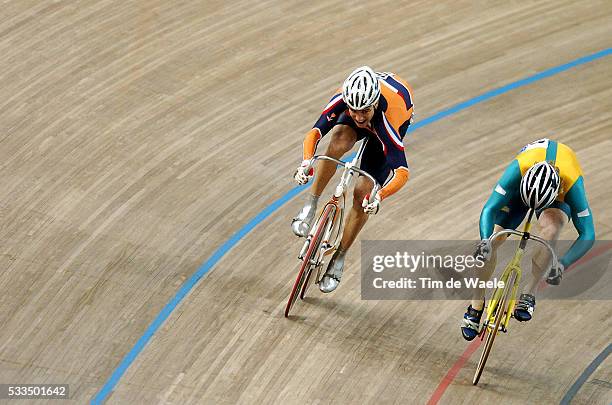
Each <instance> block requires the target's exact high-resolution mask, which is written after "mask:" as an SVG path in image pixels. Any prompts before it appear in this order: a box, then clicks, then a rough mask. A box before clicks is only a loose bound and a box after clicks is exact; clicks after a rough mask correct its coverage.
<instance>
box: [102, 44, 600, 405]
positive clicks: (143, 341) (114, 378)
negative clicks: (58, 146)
mask: <svg viewBox="0 0 612 405" xmlns="http://www.w3.org/2000/svg"><path fill="white" fill-rule="evenodd" d="M609 55H612V48H608V49H604V50H602V51H600V52H597V53H594V54H592V55H588V56H584V57H582V58H578V59H576V60H574V61H572V62H569V63H566V64H564V65H561V66H557V67H553V68H551V69H547V70H545V71H543V72H540V73H537V74H535V75H532V76H529V77H526V78H525V79H522V80H518V81H516V82H512V83H510V84H507V85H505V86H502V87H499V88H497V89H494V90H491V91H488V92H486V93H484V94H482V95H480V96H477V97H474V98H472V99H470V100H467V101H464V102H462V103H459V104H456V105H454V106H453V107H450V108H448V109H446V110H443V111H440V112H438V113H436V114H434V115H432V116H431V117H428V118H425V119H424V120H422V121H418V122H416V123H414V124H413V125H411V126H410V128H411V130H410V131H411V132H412V131H414V130H416V129H418V128H421V127H424V126H426V125H429V124H432V123H434V122H436V121H440V120H441V119H443V118H445V117H448V116H449V115H453V114H456V113H458V112H460V111H462V110H465V109H467V108H469V107H472V106H473V105H475V104H478V103H482V102H484V101H487V100H489V99H492V98H494V97H497V96H499V95H502V94H504V93H507V92H509V91H511V90H514V89H517V88H519V87H523V86H526V85H528V84H531V83H533V82H536V81H538V80H542V79H545V78H547V77H550V76H553V75H556V74H558V73H561V72H564V71H566V70H568V69H571V68H574V67H576V66H580V65H584V64H585V63H589V62H592V61H595V60H597V59H601V58H603V57H606V56H609ZM307 187H308V186H299V187H294V188H293V189H291V190H289V191H288V192H287V193H286V194H285V195H283V196H282V197H281V198H279V199H278V200H276V201H275V202H273V203H272V204H271V205H269V206H268V207H266V208H265V209H264V210H263V211H261V212H260V213H259V214H257V215H256V216H255V217H254V218H253V219H251V220H250V221H249V223H247V224H246V225H244V226H243V227H242V228H240V230H238V231H237V232H236V233H235V234H233V235H232V236H231V237H230V238H229V239H228V240H227V241H226V242H225V243H223V245H221V247H219V248H218V249H217V250H216V251H215V252H214V253H213V254H212V256H211V257H210V258H209V259H208V260H206V262H205V263H204V264H203V265H202V266H200V268H199V269H198V270H197V271H196V272H195V273H194V274H193V275H192V276H191V277H190V278H189V279H188V280H187V281H185V283H184V284H183V285H182V286H181V288H180V289H179V291H178V292H177V293H176V295H175V296H174V297H173V298H172V299H171V300H170V302H168V303H167V304H166V305H165V306H164V308H163V309H162V310H161V312H160V313H159V314H158V315H157V317H155V319H154V320H153V322H152V323H151V324H150V325H149V327H148V328H147V330H146V331H145V332H144V334H143V335H142V336H141V337H140V339H138V341H137V342H136V344H135V345H134V347H132V349H131V350H130V351H129V352H128V353H127V354H126V355H125V357H124V358H123V359H122V360H121V362H120V363H119V365H118V366H117V368H116V369H115V371H114V372H113V374H112V375H111V376H110V378H109V379H108V381H106V383H105V384H104V386H103V387H102V389H100V391H99V392H98V393H97V394H96V396H95V397H94V398H93V399H92V400H91V404H92V405H97V404H102V403H103V402H104V401H105V400H106V398H107V397H108V396H109V395H110V393H111V392H112V391H113V389H114V388H115V386H116V385H117V383H118V382H119V380H120V379H121V377H122V376H123V374H125V372H126V371H127V369H128V368H129V367H130V365H131V364H132V363H133V362H134V360H136V357H137V356H138V355H139V354H140V352H141V351H142V350H143V349H144V348H145V346H146V345H147V343H149V341H150V340H151V338H152V337H153V335H154V334H155V332H157V330H158V329H159V328H160V327H161V325H162V324H163V323H164V322H165V321H166V319H168V317H169V316H170V314H171V313H172V311H174V309H175V308H176V307H177V306H178V305H179V304H180V303H181V301H182V300H183V298H185V296H186V295H187V294H188V293H189V292H190V291H191V289H192V288H193V287H194V286H195V284H196V283H197V282H198V281H199V280H200V279H201V278H202V277H203V276H204V275H205V274H206V273H208V272H209V271H210V270H211V269H212V268H213V267H214V266H215V265H216V264H217V262H219V260H221V259H222V258H223V256H225V254H226V253H227V252H229V251H230V250H231V249H232V248H233V247H234V246H236V245H237V244H238V242H239V241H240V240H241V239H242V238H243V237H245V236H246V235H247V234H248V233H249V232H251V231H252V230H253V229H254V228H255V227H256V226H257V225H258V224H259V223H261V222H262V221H263V220H264V219H266V218H268V217H269V216H270V215H271V214H272V213H274V212H275V211H276V210H277V209H279V208H280V207H282V206H283V205H284V204H285V203H286V202H288V201H289V200H291V199H292V198H293V197H295V196H296V195H298V194H299V193H300V192H302V191H303V190H304V189H306V188H307Z"/></svg>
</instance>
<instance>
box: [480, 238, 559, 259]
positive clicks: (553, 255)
mask: <svg viewBox="0 0 612 405" xmlns="http://www.w3.org/2000/svg"><path fill="white" fill-rule="evenodd" d="M523 234H524V232H519V231H515V230H514V229H503V230H501V231H499V232H495V233H494V234H493V235H491V236H489V241H490V242H493V240H494V239H495V238H497V237H498V236H501V235H517V236H520V237H522V236H523ZM528 239H533V240H535V241H536V242H539V243H541V244H542V245H544V246H546V248H547V249H548V251H549V252H550V256H551V257H552V268H556V267H558V266H559V260H558V259H557V254H556V253H555V251H554V250H553V248H552V247H551V246H550V244H549V243H548V242H547V241H546V240H544V239H542V238H540V237H539V236H537V235H534V234H531V233H530V234H529V238H528Z"/></svg>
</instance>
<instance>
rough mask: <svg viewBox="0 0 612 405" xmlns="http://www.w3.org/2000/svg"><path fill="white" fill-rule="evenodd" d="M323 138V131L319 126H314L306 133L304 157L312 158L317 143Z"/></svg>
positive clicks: (306, 158) (305, 158)
mask: <svg viewBox="0 0 612 405" xmlns="http://www.w3.org/2000/svg"><path fill="white" fill-rule="evenodd" d="M320 140H321V131H319V130H318V129H317V128H313V129H311V130H310V131H308V133H307V134H306V137H305V138H304V152H303V159H304V160H308V159H312V157H313V156H314V154H315V151H316V150H317V144H318V143H319V141H320Z"/></svg>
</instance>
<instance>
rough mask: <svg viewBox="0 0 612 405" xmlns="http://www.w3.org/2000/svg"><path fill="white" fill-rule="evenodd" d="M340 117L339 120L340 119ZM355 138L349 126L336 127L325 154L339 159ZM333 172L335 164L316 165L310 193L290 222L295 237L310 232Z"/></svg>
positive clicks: (355, 135) (352, 144) (321, 163)
mask: <svg viewBox="0 0 612 405" xmlns="http://www.w3.org/2000/svg"><path fill="white" fill-rule="evenodd" d="M342 115H344V114H342ZM342 115H341V116H340V118H342ZM357 138H358V135H357V132H356V131H355V130H354V129H353V128H351V127H350V126H348V125H344V124H339V125H336V126H335V127H334V128H333V130H332V138H331V142H330V144H329V146H328V147H327V151H326V152H325V154H326V155H327V156H331V157H333V158H336V159H340V158H341V157H342V156H343V155H344V154H345V153H346V152H348V151H349V150H351V148H352V147H353V146H354V145H355V142H356V141H357ZM335 172H336V164H335V163H334V162H330V161H328V160H320V161H319V162H318V163H317V169H316V175H315V178H314V181H313V185H312V187H311V188H310V193H308V195H307V196H306V201H305V202H304V206H303V207H302V209H301V210H300V212H299V213H298V215H297V216H296V217H295V218H293V221H292V222H291V228H292V229H293V233H295V234H296V235H298V236H306V235H307V234H308V232H309V231H310V226H311V225H312V222H313V220H314V217H315V214H316V211H317V204H318V202H319V197H320V196H321V193H322V192H323V190H324V189H325V187H326V186H327V183H329V180H330V179H331V178H332V177H333V175H334V173H335Z"/></svg>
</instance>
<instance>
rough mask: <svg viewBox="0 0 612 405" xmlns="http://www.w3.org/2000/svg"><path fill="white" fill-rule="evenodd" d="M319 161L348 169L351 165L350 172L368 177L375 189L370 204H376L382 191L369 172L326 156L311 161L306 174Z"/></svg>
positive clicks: (371, 194)
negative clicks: (375, 199) (330, 162)
mask: <svg viewBox="0 0 612 405" xmlns="http://www.w3.org/2000/svg"><path fill="white" fill-rule="evenodd" d="M317 160H329V161H332V162H334V163H336V164H337V165H339V166H342V167H347V166H348V165H351V166H350V167H348V170H349V171H353V172H356V173H359V174H361V175H363V176H365V177H367V178H368V179H370V180H371V181H372V183H373V184H374V187H372V191H371V192H370V198H369V200H368V202H370V203H371V202H374V197H375V196H376V193H377V192H378V191H379V190H380V184H378V182H377V181H376V179H375V178H374V177H372V175H371V174H369V173H368V172H365V171H363V170H361V169H360V168H358V167H356V166H354V165H353V162H344V161H342V160H338V159H335V158H333V157H330V156H326V155H316V156H314V157H313V158H312V159H310V163H308V166H307V167H306V168H305V169H304V171H305V172H309V171H310V169H311V168H312V166H313V164H314V162H316V161H317Z"/></svg>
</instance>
